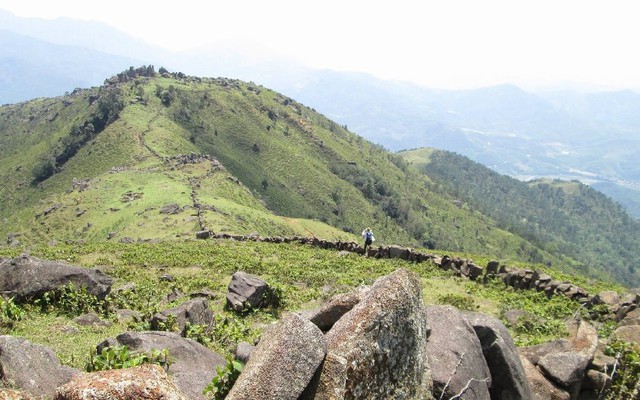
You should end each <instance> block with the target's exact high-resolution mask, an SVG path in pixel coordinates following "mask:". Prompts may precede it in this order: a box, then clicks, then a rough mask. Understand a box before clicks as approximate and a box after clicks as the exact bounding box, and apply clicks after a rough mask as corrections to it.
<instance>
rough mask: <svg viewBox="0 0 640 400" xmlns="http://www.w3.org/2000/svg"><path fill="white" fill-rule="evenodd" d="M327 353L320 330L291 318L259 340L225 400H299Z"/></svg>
mask: <svg viewBox="0 0 640 400" xmlns="http://www.w3.org/2000/svg"><path fill="white" fill-rule="evenodd" d="M326 351H327V342H326V339H325V337H324V335H323V334H322V332H321V331H320V329H318V327H317V326H315V325H314V324H312V323H311V322H310V321H308V320H306V319H303V318H301V317H300V316H298V315H296V314H289V315H288V316H287V317H286V318H285V319H283V320H282V321H280V323H278V324H277V326H275V327H274V328H273V329H271V330H270V331H269V333H268V335H267V337H265V338H263V339H262V340H260V343H259V344H258V346H257V347H256V348H255V350H254V351H253V352H252V353H251V358H250V359H249V362H248V363H247V365H245V368H244V370H243V371H242V373H241V374H240V376H239V377H238V380H237V381H236V383H235V384H234V385H233V388H232V389H231V391H230V392H229V394H228V395H227V397H226V399H227V400H253V399H273V400H277V399H282V400H285V399H297V398H298V397H300V395H301V394H302V392H303V391H304V389H305V388H306V387H307V385H308V384H309V381H310V380H311V378H312V377H313V374H314V373H315V371H316V369H317V368H318V366H320V364H321V363H322V360H323V359H324V356H325V354H326Z"/></svg>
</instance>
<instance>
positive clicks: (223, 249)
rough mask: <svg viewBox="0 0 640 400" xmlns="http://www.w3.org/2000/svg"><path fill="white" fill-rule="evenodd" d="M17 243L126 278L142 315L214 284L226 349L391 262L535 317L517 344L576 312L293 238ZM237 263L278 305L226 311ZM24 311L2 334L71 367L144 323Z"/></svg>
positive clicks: (548, 334)
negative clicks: (98, 322)
mask: <svg viewBox="0 0 640 400" xmlns="http://www.w3.org/2000/svg"><path fill="white" fill-rule="evenodd" d="M25 251H27V252H29V253H31V254H32V255H33V256H36V257H41V258H46V259H57V260H66V261H68V262H71V263H74V264H78V265H82V266H85V267H97V268H99V269H101V270H103V271H104V272H106V273H107V274H109V275H110V276H112V277H113V278H114V279H115V283H114V289H117V288H118V287H121V286H123V285H125V284H127V283H133V284H134V285H135V286H136V289H135V293H128V294H120V295H114V296H113V298H111V299H110V304H111V305H112V307H116V306H117V307H127V308H132V309H134V310H136V311H138V312H140V313H142V314H144V315H152V314H153V313H154V312H157V311H160V310H161V309H163V308H168V307H169V306H170V304H168V305H167V304H165V305H162V299H163V297H164V296H165V295H166V294H168V293H170V292H171V291H172V290H174V289H176V290H178V291H180V292H182V293H185V294H186V293H189V292H193V291H197V290H201V289H205V288H206V289H209V290H211V291H213V292H214V293H215V294H216V296H215V298H214V299H213V300H211V302H210V305H211V307H212V308H213V310H214V311H215V313H216V314H218V315H220V318H225V319H226V320H227V321H231V322H228V324H227V325H225V326H227V328H225V329H223V330H222V331H221V332H219V336H220V338H219V339H218V340H217V341H216V340H212V341H210V342H209V343H208V345H209V346H210V347H211V348H213V349H215V350H217V351H219V352H221V353H223V354H225V355H227V354H229V352H230V350H231V349H232V348H233V345H234V343H235V342H237V341H238V340H253V339H254V338H255V337H257V336H258V335H259V332H260V327H261V326H263V325H264V324H268V323H270V322H273V321H274V320H275V318H277V317H278V316H279V315H280V313H282V312H286V311H298V310H304V309H312V308H315V307H317V306H318V305H319V304H321V303H322V302H323V301H325V300H327V299H328V298H329V297H330V296H331V295H333V294H336V293H342V292H346V291H350V290H353V289H354V288H355V287H357V286H359V285H370V284H372V283H373V282H374V281H375V280H376V279H377V278H379V277H380V276H383V275H387V274H389V273H391V272H393V271H395V270H396V269H398V268H408V269H411V270H413V271H415V272H416V273H418V274H419V275H420V277H421V281H422V287H423V298H424V302H425V304H447V303H448V304H453V305H458V306H460V304H465V305H467V306H470V307H469V308H467V309H470V310H473V311H478V312H483V313H486V314H489V315H493V316H495V317H497V318H501V317H502V315H503V313H504V312H505V311H506V310H508V309H511V308H518V309H523V310H525V311H528V312H531V313H533V314H535V315H537V316H539V317H541V318H542V320H541V322H539V323H538V325H537V326H535V327H534V329H531V330H529V331H526V330H521V329H520V330H518V329H516V328H513V327H512V328H510V330H511V332H512V334H513V336H514V340H515V341H516V343H518V344H520V345H525V344H535V343H540V342H541V341H546V340H551V339H554V338H558V337H562V336H563V335H565V334H566V332H565V331H564V330H563V328H562V321H563V320H564V319H565V318H567V317H569V316H572V315H574V314H576V313H579V312H580V307H579V305H578V303H576V302H572V301H570V300H567V299H564V298H562V297H554V298H553V299H551V300H548V299H547V298H546V297H545V296H544V295H543V294H542V293H539V292H535V291H515V290H512V289H509V288H506V287H505V286H504V284H502V282H501V281H499V280H498V281H493V282H490V283H489V284H487V285H483V284H481V283H478V282H470V281H468V280H465V279H462V278H456V277H454V276H452V275H451V273H450V272H448V271H442V270H440V269H439V268H438V267H437V266H435V265H433V264H430V263H421V264H415V263H408V262H403V261H401V260H387V259H372V258H366V257H361V256H358V255H355V254H343V253H339V252H336V251H330V250H322V249H318V248H314V247H311V246H305V245H299V244H269V243H260V242H236V241H230V240H209V241H181V242H176V241H173V242H162V243H155V244H154V243H137V244H119V243H92V244H85V245H79V244H74V245H57V246H36V247H32V248H28V249H27V248H0V257H14V256H17V255H18V254H20V253H22V252H25ZM238 270H243V271H246V272H248V273H251V274H255V275H258V276H260V277H261V278H262V279H264V280H265V281H266V282H268V283H269V284H270V285H273V286H274V287H277V288H279V290H281V293H282V295H283V299H284V301H285V304H286V305H285V307H284V308H283V309H280V310H270V309H267V310H262V311H256V312H253V313H250V314H247V315H236V314H229V313H228V312H227V311H225V310H224V305H225V294H226V290H227V285H228V284H229V282H230V279H231V275H232V274H233V273H234V272H236V271H238ZM163 275H171V276H173V277H174V280H173V281H172V282H167V281H165V280H162V279H160V277H161V276H163ZM26 310H27V311H26V312H27V317H26V318H23V319H22V320H21V321H18V322H16V323H15V325H14V327H13V328H12V329H7V328H4V332H2V333H7V334H12V335H19V336H24V337H26V338H27V339H29V340H31V341H33V342H35V343H40V344H43V345H45V346H48V347H51V348H52V349H53V350H54V351H55V352H56V353H57V354H58V355H59V356H60V358H61V359H62V360H63V361H64V362H65V363H66V364H68V365H71V366H74V367H76V368H81V367H83V366H84V363H86V362H87V359H88V355H89V352H90V349H91V348H92V347H93V346H95V345H96V344H98V343H99V342H100V341H102V340H104V339H106V338H108V337H112V336H115V335H117V334H119V333H122V332H124V331H126V330H127V329H132V328H133V329H144V328H145V325H144V324H143V323H138V324H132V323H131V322H128V323H127V322H118V321H117V320H116V319H115V316H114V314H113V313H111V314H109V313H107V314H104V317H105V318H108V319H110V320H111V322H112V325H111V326H109V327H104V328H91V327H79V326H77V325H76V324H75V323H73V322H72V318H73V316H74V315H73V314H71V315H69V313H66V312H61V311H60V310H56V309H51V310H48V311H47V312H42V311H40V310H39V309H37V308H35V307H26ZM42 327H47V328H46V329H42ZM77 330H79V331H77ZM223 336H224V337H225V338H224V339H221V338H222V337H223ZM234 341H235V342H234Z"/></svg>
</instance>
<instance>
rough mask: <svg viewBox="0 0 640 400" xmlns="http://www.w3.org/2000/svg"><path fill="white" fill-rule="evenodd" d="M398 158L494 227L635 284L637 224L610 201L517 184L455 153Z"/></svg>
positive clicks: (585, 192) (566, 185)
mask: <svg viewBox="0 0 640 400" xmlns="http://www.w3.org/2000/svg"><path fill="white" fill-rule="evenodd" d="M401 155H402V156H403V157H404V158H405V159H406V160H407V161H409V162H411V163H412V165H413V166H414V167H416V168H417V169H418V170H421V171H423V173H425V174H426V175H428V176H429V177H430V178H431V179H432V180H433V181H434V182H437V185H438V187H439V188H440V189H439V190H440V191H442V192H446V193H450V194H452V195H453V196H455V197H456V198H457V199H460V200H461V201H462V202H464V203H465V204H466V205H467V207H469V208H470V209H474V210H478V211H479V212H481V213H482V214H484V215H487V216H489V217H491V218H493V219H494V220H496V221H497V222H498V226H499V227H501V228H503V229H505V230H508V231H510V232H513V233H515V234H518V235H519V236H521V237H524V238H527V239H528V240H529V241H530V242H531V243H535V244H536V245H537V246H538V247H540V248H542V249H545V250H546V251H548V252H549V253H553V254H558V253H559V254H564V255H566V256H567V257H570V258H572V259H574V260H577V263H575V264H573V265H572V268H573V269H575V270H578V271H580V272H581V273H583V274H589V275H591V276H599V277H601V278H605V279H609V278H611V277H613V278H614V279H615V280H617V281H619V282H624V283H625V284H627V285H630V286H637V285H638V284H640V276H639V274H638V271H637V266H636V265H635V264H634V262H633V260H637V259H638V256H640V250H639V249H640V224H639V223H638V222H637V221H635V220H634V219H633V218H631V217H630V216H629V215H628V214H626V213H625V212H624V210H623V209H622V208H621V207H620V206H619V205H618V204H616V203H614V202H613V201H611V200H610V199H609V198H607V197H606V196H604V195H603V194H601V193H600V192H597V191H595V190H593V189H591V188H589V187H588V186H586V185H583V184H580V183H578V182H576V181H572V182H564V181H557V180H556V181H552V180H535V181H531V182H521V181H518V180H516V179H513V178H509V177H507V176H504V175H500V174H497V173H495V172H493V171H491V170H490V169H488V168H486V167H483V166H482V165H480V164H478V163H475V162H473V161H471V160H470V159H468V158H466V157H464V156H460V155H458V154H455V153H451V152H447V151H440V150H434V149H417V150H411V151H406V152H402V153H401Z"/></svg>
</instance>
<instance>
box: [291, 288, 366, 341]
mask: <svg viewBox="0 0 640 400" xmlns="http://www.w3.org/2000/svg"><path fill="white" fill-rule="evenodd" d="M366 290H368V288H366V289H364V288H363V289H359V290H356V291H354V292H349V293H340V294H337V295H335V296H333V297H331V298H330V299H329V301H327V302H326V303H324V304H323V305H321V306H320V307H319V308H317V309H315V310H312V311H305V312H303V313H301V314H300V315H301V316H302V317H303V318H306V319H308V320H309V321H311V322H313V323H314V324H315V325H316V326H317V327H318V328H320V330H322V331H323V332H327V331H328V330H329V329H331V327H333V325H334V324H335V323H336V322H337V321H338V320H339V319H340V318H342V316H343V315H344V314H346V313H347V312H349V311H351V309H352V308H353V307H354V306H355V305H356V304H358V303H359V302H360V299H361V298H362V296H363V294H364V293H366Z"/></svg>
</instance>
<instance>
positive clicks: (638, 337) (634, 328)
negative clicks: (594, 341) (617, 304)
mask: <svg viewBox="0 0 640 400" xmlns="http://www.w3.org/2000/svg"><path fill="white" fill-rule="evenodd" d="M614 334H615V336H616V337H617V338H618V339H620V340H624V341H626V342H629V343H634V344H635V345H636V346H640V325H625V326H620V327H618V328H617V329H616V330H615V332H614Z"/></svg>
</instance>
